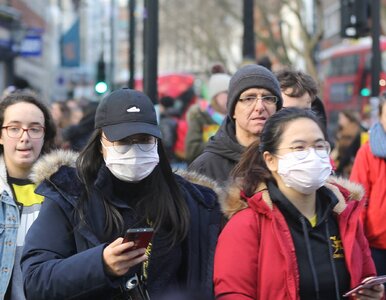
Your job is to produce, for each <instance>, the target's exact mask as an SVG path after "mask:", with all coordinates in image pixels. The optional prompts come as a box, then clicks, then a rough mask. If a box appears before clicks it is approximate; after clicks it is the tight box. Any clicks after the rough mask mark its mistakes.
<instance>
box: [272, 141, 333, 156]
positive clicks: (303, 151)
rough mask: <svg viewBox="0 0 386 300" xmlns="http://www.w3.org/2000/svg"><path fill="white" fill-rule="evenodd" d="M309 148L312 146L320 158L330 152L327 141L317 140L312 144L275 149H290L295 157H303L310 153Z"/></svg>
mask: <svg viewBox="0 0 386 300" xmlns="http://www.w3.org/2000/svg"><path fill="white" fill-rule="evenodd" d="M310 148H313V149H314V151H315V153H316V155H318V156H319V157H320V158H326V157H328V156H329V155H330V152H331V147H330V144H329V143H328V142H327V141H323V142H317V143H316V144H314V145H312V146H305V145H296V146H293V147H287V148H278V149H276V150H283V149H290V150H291V151H292V153H293V155H294V156H295V157H296V158H297V159H305V158H306V157H307V156H308V155H309V154H310Z"/></svg>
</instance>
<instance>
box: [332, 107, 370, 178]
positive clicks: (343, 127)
mask: <svg viewBox="0 0 386 300" xmlns="http://www.w3.org/2000/svg"><path fill="white" fill-rule="evenodd" d="M364 131H365V128H364V127H363V126H362V124H361V121H360V117H359V114H358V113H356V112H354V111H352V110H343V111H340V112H339V114H338V126H337V130H336V136H335V147H334V149H333V151H332V152H331V157H332V159H333V160H334V164H335V166H336V170H335V172H336V174H337V175H339V176H342V177H345V178H349V177H350V173H351V168H352V165H353V163H354V159H355V156H356V153H357V151H358V149H359V148H360V146H361V134H362V132H364Z"/></svg>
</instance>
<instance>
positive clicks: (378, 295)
mask: <svg viewBox="0 0 386 300" xmlns="http://www.w3.org/2000/svg"><path fill="white" fill-rule="evenodd" d="M384 292H385V287H384V286H383V284H377V285H374V286H372V287H371V288H367V289H361V290H359V291H358V292H357V293H355V294H354V295H353V296H354V299H358V300H378V299H382V296H383V295H384Z"/></svg>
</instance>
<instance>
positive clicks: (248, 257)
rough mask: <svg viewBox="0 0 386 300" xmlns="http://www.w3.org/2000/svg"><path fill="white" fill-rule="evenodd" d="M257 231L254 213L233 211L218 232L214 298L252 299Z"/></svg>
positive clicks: (247, 210)
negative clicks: (233, 213) (234, 212)
mask: <svg viewBox="0 0 386 300" xmlns="http://www.w3.org/2000/svg"><path fill="white" fill-rule="evenodd" d="M257 232H259V230H258V228H257V222H256V217H255V214H254V213H253V211H252V210H251V209H245V210H242V211H240V212H238V213H237V214H236V215H234V216H233V217H232V218H231V219H230V220H229V222H228V223H227V225H226V226H225V227H224V229H223V231H222V232H221V234H220V237H219V240H218V243H217V248H216V253H215V260H214V290H215V295H216V299H221V300H247V299H256V288H257V287H256V283H257V279H256V278H257V273H258V272H257V268H258V257H257V253H258V247H259V239H258V234H257Z"/></svg>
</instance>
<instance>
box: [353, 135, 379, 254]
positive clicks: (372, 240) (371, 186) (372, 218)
mask: <svg viewBox="0 0 386 300" xmlns="http://www.w3.org/2000/svg"><path fill="white" fill-rule="evenodd" d="M350 180H352V181H354V182H358V183H360V184H362V185H363V187H364V188H365V192H366V201H367V205H366V209H365V211H364V214H363V223H364V228H365V234H366V236H367V239H368V240H369V244H370V246H371V247H374V248H378V249H386V222H385V216H386V160H384V159H382V158H379V157H376V156H374V155H373V153H372V152H371V150H370V144H369V142H367V143H366V144H364V145H363V146H362V147H361V148H360V149H359V150H358V153H357V155H356V157H355V161H354V165H353V167H352V170H351V176H350Z"/></svg>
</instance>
